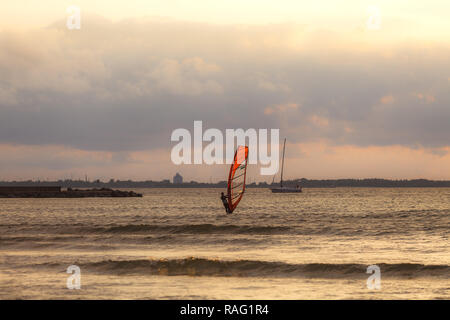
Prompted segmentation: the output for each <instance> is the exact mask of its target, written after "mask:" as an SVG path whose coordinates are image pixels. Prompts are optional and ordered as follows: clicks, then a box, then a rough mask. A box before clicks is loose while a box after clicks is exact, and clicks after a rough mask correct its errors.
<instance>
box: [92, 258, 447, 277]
mask: <svg viewBox="0 0 450 320" xmlns="http://www.w3.org/2000/svg"><path fill="white" fill-rule="evenodd" d="M378 266H379V267H380V269H381V274H382V277H386V276H387V277H408V278H416V277H445V278H450V266H448V265H423V264H411V263H399V264H386V263H380V264H378ZM84 267H85V268H86V269H85V270H91V271H94V272H100V273H116V274H147V275H166V276H183V275H184V276H223V277H292V278H303V277H307V278H308V277H309V278H346V277H348V278H350V277H351V278H355V277H362V278H367V277H368V275H367V273H366V269H367V265H363V264H353V263H349V264H327V263H310V264H289V263H284V262H270V261H258V260H218V259H206V258H195V257H190V258H182V259H167V260H166V259H155V260H152V259H149V260H144V259H141V260H105V261H100V262H91V263H87V264H85V265H84Z"/></svg>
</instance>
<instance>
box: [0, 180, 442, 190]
mask: <svg viewBox="0 0 450 320" xmlns="http://www.w3.org/2000/svg"><path fill="white" fill-rule="evenodd" d="M278 185H279V183H267V182H258V183H256V182H253V183H248V184H247V187H248V188H269V187H272V186H278ZM283 185H284V186H296V185H300V186H301V187H303V188H338V187H382V188H403V187H406V188H407V187H410V188H413V187H419V188H427V187H434V188H437V187H450V181H449V180H427V179H413V180H406V179H405V180H389V179H375V178H374V179H326V180H314V179H305V178H302V179H294V180H286V181H283ZM0 186H61V187H63V188H226V186H227V182H226V181H220V182H216V183H206V182H197V181H190V182H183V183H172V182H170V181H169V180H162V181H152V180H146V181H133V180H115V179H110V180H109V181H100V180H94V181H87V180H72V179H66V180H56V181H40V180H26V181H0Z"/></svg>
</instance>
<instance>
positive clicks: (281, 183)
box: [280, 138, 286, 188]
mask: <svg viewBox="0 0 450 320" xmlns="http://www.w3.org/2000/svg"><path fill="white" fill-rule="evenodd" d="M285 150H286V138H284V143H283V162H282V163H281V179H280V187H281V188H283V170H284V151H285Z"/></svg>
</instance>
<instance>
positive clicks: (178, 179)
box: [173, 172, 183, 184]
mask: <svg viewBox="0 0 450 320" xmlns="http://www.w3.org/2000/svg"><path fill="white" fill-rule="evenodd" d="M173 183H174V184H175V183H176V184H178V183H183V177H182V176H181V175H180V174H179V173H178V172H177V174H176V175H174V176H173Z"/></svg>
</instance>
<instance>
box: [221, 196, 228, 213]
mask: <svg viewBox="0 0 450 320" xmlns="http://www.w3.org/2000/svg"><path fill="white" fill-rule="evenodd" d="M220 199H221V200H222V203H223V206H224V207H225V210H226V211H227V213H231V212H230V206H229V205H228V200H227V197H226V196H225V194H224V193H223V192H222V194H221V196H220Z"/></svg>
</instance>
